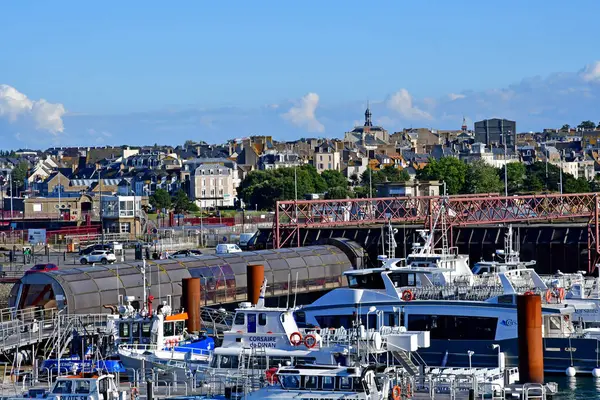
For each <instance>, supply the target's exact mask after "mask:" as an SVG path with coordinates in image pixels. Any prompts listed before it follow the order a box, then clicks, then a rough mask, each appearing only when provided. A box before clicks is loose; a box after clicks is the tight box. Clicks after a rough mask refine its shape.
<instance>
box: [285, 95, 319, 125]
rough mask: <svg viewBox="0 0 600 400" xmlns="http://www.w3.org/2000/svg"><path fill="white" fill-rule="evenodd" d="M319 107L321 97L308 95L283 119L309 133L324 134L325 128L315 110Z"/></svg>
mask: <svg viewBox="0 0 600 400" xmlns="http://www.w3.org/2000/svg"><path fill="white" fill-rule="evenodd" d="M318 105H319V95H318V94H316V93H308V94H307V95H306V96H304V97H303V98H302V99H300V101H299V102H298V104H296V105H295V106H293V107H292V108H290V110H289V111H288V112H287V113H285V114H283V115H282V117H283V118H285V119H286V120H288V121H290V122H291V123H292V124H294V125H296V126H300V127H304V128H306V129H307V130H308V131H309V132H323V131H325V126H323V124H322V123H320V122H319V121H318V120H317V117H316V116H315V110H316V109H317V106H318Z"/></svg>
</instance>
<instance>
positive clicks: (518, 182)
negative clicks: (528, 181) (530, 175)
mask: <svg viewBox="0 0 600 400" xmlns="http://www.w3.org/2000/svg"><path fill="white" fill-rule="evenodd" d="M506 171H507V175H508V193H510V194H514V193H518V192H519V191H521V190H522V189H523V184H524V182H525V178H526V176H527V175H526V174H527V169H526V168H525V164H522V163H520V162H512V163H508V164H506ZM500 180H501V181H502V182H503V184H504V167H502V168H500Z"/></svg>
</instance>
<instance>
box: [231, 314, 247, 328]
mask: <svg viewBox="0 0 600 400" xmlns="http://www.w3.org/2000/svg"><path fill="white" fill-rule="evenodd" d="M244 323H245V319H244V313H237V314H235V320H234V321H233V324H234V325H244Z"/></svg>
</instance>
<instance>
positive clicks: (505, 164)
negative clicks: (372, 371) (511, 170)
mask: <svg viewBox="0 0 600 400" xmlns="http://www.w3.org/2000/svg"><path fill="white" fill-rule="evenodd" d="M508 135H509V136H510V131H508ZM506 139H507V138H506V135H504V196H505V197H508V167H507V165H508V161H507V158H508V156H507V154H506V153H507V151H506Z"/></svg>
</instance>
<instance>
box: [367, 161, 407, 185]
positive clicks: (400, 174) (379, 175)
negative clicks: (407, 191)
mask: <svg viewBox="0 0 600 400" xmlns="http://www.w3.org/2000/svg"><path fill="white" fill-rule="evenodd" d="M369 174H370V175H371V176H370V177H369ZM369 179H370V181H369ZM408 180H410V175H409V174H408V172H406V170H404V169H399V168H396V167H394V166H391V165H388V166H386V167H384V168H383V169H380V170H379V171H372V170H366V171H365V172H363V173H362V175H361V184H362V185H363V186H367V187H368V186H369V182H370V183H371V184H372V185H373V189H375V185H377V184H379V183H385V182H406V181H408Z"/></svg>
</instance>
